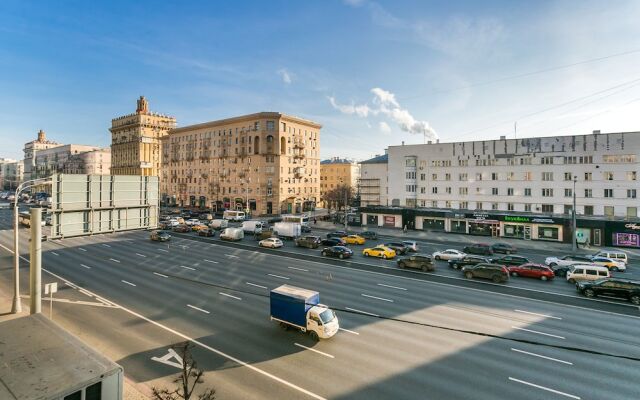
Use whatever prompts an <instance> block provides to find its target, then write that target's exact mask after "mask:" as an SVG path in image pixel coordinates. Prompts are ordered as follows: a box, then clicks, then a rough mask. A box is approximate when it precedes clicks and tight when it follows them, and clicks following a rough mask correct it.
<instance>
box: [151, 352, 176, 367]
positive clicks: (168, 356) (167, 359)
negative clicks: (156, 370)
mask: <svg viewBox="0 0 640 400" xmlns="http://www.w3.org/2000/svg"><path fill="white" fill-rule="evenodd" d="M172 358H175V359H176V360H175V361H171V359H172ZM151 360H153V361H157V362H159V363H163V364H167V365H170V366H172V367H176V368H178V369H182V357H180V356H179V355H178V353H176V351H175V350H174V349H169V352H168V353H167V354H165V355H164V356H162V357H151Z"/></svg>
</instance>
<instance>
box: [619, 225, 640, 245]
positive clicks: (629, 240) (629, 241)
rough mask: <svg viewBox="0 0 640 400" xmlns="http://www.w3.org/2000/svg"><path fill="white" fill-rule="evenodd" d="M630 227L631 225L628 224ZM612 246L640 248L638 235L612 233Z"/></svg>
mask: <svg viewBox="0 0 640 400" xmlns="http://www.w3.org/2000/svg"><path fill="white" fill-rule="evenodd" d="M628 225H631V224H628ZM613 245H614V246H627V247H640V235H638V234H637V233H614V234H613Z"/></svg>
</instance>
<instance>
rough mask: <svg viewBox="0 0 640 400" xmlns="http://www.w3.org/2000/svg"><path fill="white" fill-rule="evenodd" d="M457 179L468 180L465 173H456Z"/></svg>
mask: <svg viewBox="0 0 640 400" xmlns="http://www.w3.org/2000/svg"><path fill="white" fill-rule="evenodd" d="M458 180H460V181H463V182H464V181H467V180H468V175H467V174H460V175H458Z"/></svg>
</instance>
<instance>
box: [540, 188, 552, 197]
mask: <svg viewBox="0 0 640 400" xmlns="http://www.w3.org/2000/svg"><path fill="white" fill-rule="evenodd" d="M542 197H553V189H549V188H545V189H542Z"/></svg>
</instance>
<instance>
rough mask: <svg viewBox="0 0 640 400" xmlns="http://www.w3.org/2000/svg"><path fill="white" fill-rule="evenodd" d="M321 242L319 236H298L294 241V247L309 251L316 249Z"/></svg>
mask: <svg viewBox="0 0 640 400" xmlns="http://www.w3.org/2000/svg"><path fill="white" fill-rule="evenodd" d="M321 241H322V240H321V239H320V237H319V236H300V237H298V238H296V240H295V242H296V246H298V247H306V248H309V249H317V248H318V247H319V246H320V242H321Z"/></svg>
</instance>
